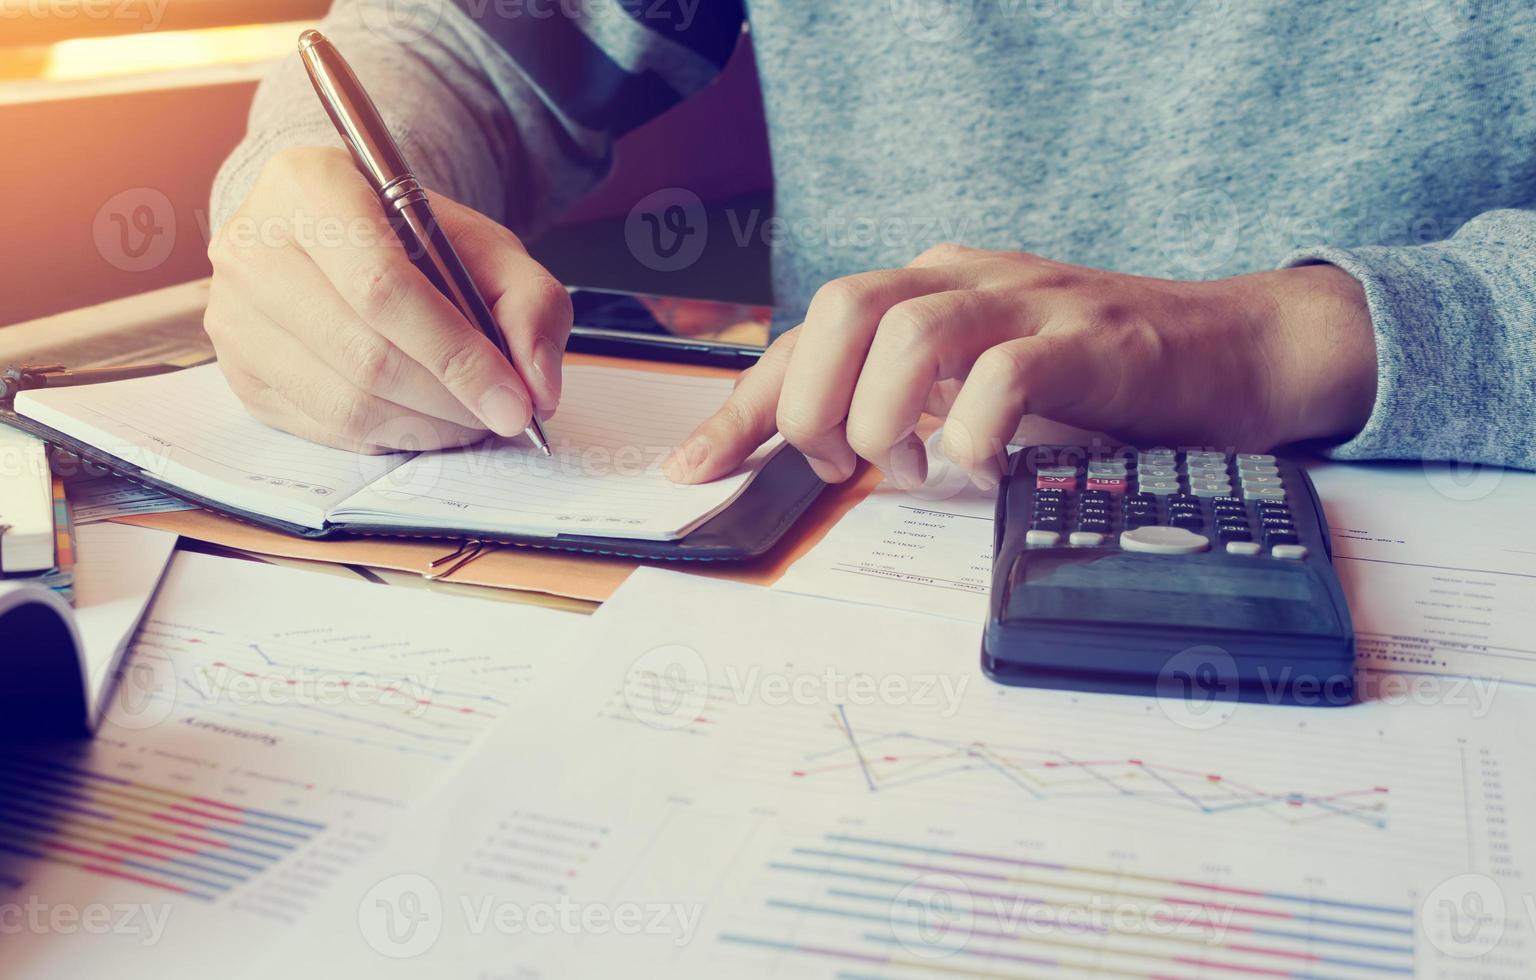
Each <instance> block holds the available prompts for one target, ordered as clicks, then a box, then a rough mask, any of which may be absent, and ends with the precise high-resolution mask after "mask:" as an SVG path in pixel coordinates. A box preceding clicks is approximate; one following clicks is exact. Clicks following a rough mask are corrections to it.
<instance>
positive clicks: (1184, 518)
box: [1168, 514, 1205, 530]
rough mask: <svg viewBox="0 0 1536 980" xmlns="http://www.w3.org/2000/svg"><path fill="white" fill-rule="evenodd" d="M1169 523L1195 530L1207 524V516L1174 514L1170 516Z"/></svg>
mask: <svg viewBox="0 0 1536 980" xmlns="http://www.w3.org/2000/svg"><path fill="white" fill-rule="evenodd" d="M1168 523H1169V524H1172V525H1173V526H1174V527H1182V528H1186V529H1189V530H1193V529H1195V528H1198V527H1204V526H1205V518H1204V517H1201V516H1200V515H1199V514H1174V515H1172V516H1170V517H1169V518H1168Z"/></svg>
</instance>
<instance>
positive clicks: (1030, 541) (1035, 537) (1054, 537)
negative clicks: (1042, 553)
mask: <svg viewBox="0 0 1536 980" xmlns="http://www.w3.org/2000/svg"><path fill="white" fill-rule="evenodd" d="M1060 543H1061V532H1059V531H1025V532H1024V547H1026V548H1054V547H1056V546H1057V545H1058V544H1060Z"/></svg>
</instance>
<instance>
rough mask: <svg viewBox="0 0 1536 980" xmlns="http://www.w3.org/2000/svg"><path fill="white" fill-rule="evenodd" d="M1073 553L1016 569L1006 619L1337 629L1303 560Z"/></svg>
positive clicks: (1035, 559)
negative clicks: (1261, 561)
mask: <svg viewBox="0 0 1536 980" xmlns="http://www.w3.org/2000/svg"><path fill="white" fill-rule="evenodd" d="M1252 564H1253V562H1252V561H1251V560H1248V559H1244V560H1240V561H1224V560H1214V561H1213V560H1210V559H1209V558H1199V559H1193V560H1187V559H1180V558H1177V557H1166V556H1149V555H1129V554H1125V553H1123V552H1120V553H1116V554H1111V555H1098V556H1093V557H1088V556H1084V557H1079V556H1077V555H1074V554H1071V553H1070V552H1060V551H1058V552H1055V553H1036V554H1032V555H1027V557H1026V558H1025V559H1024V560H1022V561H1021V562H1020V563H1019V565H1017V566H1015V570H1014V576H1013V582H1012V585H1013V587H1012V588H1011V589H1010V594H1009V597H1008V602H1007V615H1008V618H1010V619H1014V620H1027V619H1066V620H1078V621H1089V622H1099V623H1105V624H1110V623H1115V624H1126V625H1166V626H1181V625H1189V624H1199V625H1202V626H1207V627H1211V628H1225V629H1236V630H1273V631H1285V632H1292V633H1309V634H1329V633H1332V632H1333V631H1335V630H1337V629H1338V628H1339V623H1338V619H1337V616H1336V615H1335V614H1334V611H1333V606H1332V603H1331V602H1330V600H1329V595H1328V592H1327V590H1326V589H1325V588H1324V587H1323V584H1322V583H1321V582H1319V581H1318V580H1317V578H1316V576H1315V575H1314V574H1313V573H1312V572H1311V571H1310V570H1309V569H1308V568H1307V567H1306V566H1304V565H1302V564H1300V563H1285V564H1282V563H1280V562H1278V561H1273V560H1270V561H1268V562H1267V563H1266V565H1265V567H1261V568H1253V567H1245V565H1252Z"/></svg>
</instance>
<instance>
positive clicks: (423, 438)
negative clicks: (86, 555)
mask: <svg viewBox="0 0 1536 980" xmlns="http://www.w3.org/2000/svg"><path fill="white" fill-rule="evenodd" d="M432 207H433V210H434V211H435V212H436V214H437V217H438V220H439V221H440V222H441V223H442V225H443V229H444V231H445V232H446V233H447V234H448V237H449V239H450V240H452V242H453V244H454V247H455V249H457V251H458V252H459V255H460V256H461V257H462V258H463V259H464V262H465V264H466V265H467V266H468V268H469V272H470V275H472V276H473V277H474V279H475V282H476V283H477V284H478V285H479V287H480V290H481V292H482V293H484V294H485V299H486V302H487V303H489V304H490V305H491V308H492V310H493V311H494V312H495V316H496V322H497V324H498V325H499V326H500V327H501V330H502V332H503V333H504V334H505V335H506V337H507V340H508V343H509V344H510V345H511V349H512V353H513V357H514V358H515V359H516V362H517V365H518V366H519V367H520V368H521V369H522V371H523V379H526V381H527V386H525V385H524V383H523V379H520V378H519V377H518V373H517V372H516V371H515V370H514V369H513V368H512V366H511V365H509V364H508V363H507V361H506V358H504V357H502V356H501V354H500V352H498V351H497V349H496V346H495V345H494V344H493V343H491V341H489V340H487V339H486V338H485V337H484V336H482V335H481V334H480V332H479V331H478V330H476V329H475V327H474V326H473V325H472V324H470V323H469V322H468V321H467V320H465V319H464V317H463V316H461V315H460V314H459V312H458V311H457V310H456V309H455V308H454V307H453V304H451V303H450V302H449V301H448V300H447V299H445V298H444V297H443V295H442V294H441V293H439V292H438V291H437V290H436V289H435V288H434V287H433V286H432V284H431V283H430V282H429V281H428V280H427V278H426V277H425V276H424V275H422V274H421V273H420V272H419V271H417V269H416V268H415V267H414V266H413V265H411V263H410V261H409V260H408V259H407V257H406V253H405V249H404V248H403V247H402V246H401V244H400V242H399V240H398V239H397V238H396V237H395V235H394V233H393V232H392V231H391V230H390V228H389V225H388V223H387V222H386V220H385V218H384V211H383V207H382V206H381V205H380V203H379V200H378V197H377V195H375V194H374V193H373V191H372V190H371V189H370V188H369V187H368V184H367V182H366V181H364V179H363V177H362V175H361V174H359V173H358V171H357V168H356V167H355V166H354V165H353V163H352V160H351V158H350V157H349V156H348V155H347V153H346V152H345V151H343V150H339V149H330V148H321V147H313V148H304V149H298V150H289V151H285V152H284V153H281V154H278V155H277V156H275V157H273V158H272V160H271V161H270V162H269V163H268V164H267V166H266V168H265V170H264V171H263V172H262V174H261V176H260V178H259V179H258V180H257V182H256V185H255V187H254V188H253V189H252V191H251V194H250V196H249V197H248V198H247V199H246V201H245V203H244V204H243V205H242V206H241V209H240V211H239V212H238V213H237V214H236V215H235V216H234V217H233V218H231V219H230V220H229V221H228V222H227V223H226V224H225V226H224V227H223V228H222V229H220V231H219V234H218V235H217V237H215V239H214V241H213V244H212V246H211V247H210V248H209V257H210V258H211V259H212V261H213V285H212V292H211V294H210V296H209V302H208V313H207V315H206V317H205V319H204V326H205V328H206V329H207V331H208V336H209V338H210V339H211V340H212V341H213V344H214V347H215V349H216V350H217V351H218V355H219V366H220V367H221V368H223V370H224V374H225V376H226V377H228V379H229V383H230V386H231V387H232V388H233V389H234V391H235V393H236V394H237V395H238V396H239V397H240V400H241V401H243V402H244V403H245V406H246V408H247V409H248V410H249V411H250V412H251V414H252V415H254V416H255V417H256V418H258V419H260V420H261V421H263V422H265V423H267V424H268V425H272V426H275V427H277V428H280V429H286V430H287V431H289V432H293V433H295V434H297V435H300V436H303V437H305V438H307V439H312V440H314V441H316V442H323V443H326V444H328V445H332V446H338V447H341V448H345V449H351V450H354V451H358V452H383V451H387V450H391V449H433V448H439V447H442V446H457V445H466V444H468V443H472V442H475V441H477V440H479V439H480V438H482V437H483V436H484V435H485V434H486V432H487V431H491V432H495V433H497V434H498V435H503V436H516V435H519V434H521V433H522V431H523V429H524V428H525V427H526V426H527V424H528V420H529V417H530V416H531V415H532V413H533V411H534V410H535V408H537V410H538V411H539V412H540V413H541V414H543V415H548V414H549V413H551V412H553V411H554V410H555V407H556V405H557V404H558V403H559V401H560V366H561V360H562V357H563V355H564V350H565V341H566V338H567V337H568V336H569V334H570V329H571V302H570V298H569V296H568V295H567V294H566V292H565V290H564V289H563V288H561V286H560V284H559V283H558V282H556V281H555V279H554V277H553V276H551V275H550V274H549V273H548V272H547V271H545V270H544V268H543V267H542V266H540V265H539V264H538V263H537V262H535V261H534V260H533V259H532V258H530V257H529V256H528V253H527V252H526V251H525V250H524V249H523V246H522V243H521V242H519V241H518V239H517V236H515V235H513V234H512V233H511V232H510V231H508V230H506V229H505V228H503V227H502V226H501V225H499V224H497V223H496V222H495V221H492V220H491V219H490V218H487V217H485V216H484V215H480V214H477V213H475V212H474V211H471V210H469V209H468V208H466V207H464V206H462V205H460V204H457V203H455V202H453V201H450V200H447V199H446V198H443V197H433V198H432Z"/></svg>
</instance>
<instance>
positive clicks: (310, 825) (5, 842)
mask: <svg viewBox="0 0 1536 980" xmlns="http://www.w3.org/2000/svg"><path fill="white" fill-rule="evenodd" d="M0 826H3V827H4V833H3V834H0V851H5V852H8V853H9V854H10V855H12V856H14V857H20V858H24V859H26V858H30V859H33V860H42V861H50V862H54V863H59V864H66V865H71V866H73V867H75V868H77V869H79V870H81V871H85V872H88V873H90V874H96V875H101V876H104V877H109V878H116V879H119V880H124V881H132V882H135V883H138V884H141V885H147V886H149V887H152V888H156V889H160V890H163V891H168V892H173V893H176V894H178V895H183V896H186V897H189V898H194V899H201V900H204V901H214V900H216V899H217V898H219V897H220V896H221V895H224V894H225V893H227V892H229V891H230V890H232V889H234V888H236V887H238V886H240V885H242V884H245V883H246V882H249V881H251V880H252V879H254V878H255V877H257V876H258V875H260V874H262V873H263V872H264V871H266V870H268V869H269V868H271V867H273V866H274V865H276V864H277V863H278V862H280V861H282V860H283V859H284V858H285V857H286V856H288V855H289V854H291V853H292V852H294V851H295V850H297V849H298V848H299V847H301V846H303V845H304V844H305V843H307V842H308V841H310V840H311V839H312V838H314V837H315V836H317V835H318V834H320V833H321V832H323V831H324V830H325V825H324V824H320V823H315V822H313V821H309V820H302V819H299V818H296V817H292V816H286V815H284V814H280V813H273V812H269V811H265V810H258V809H253V808H250V807H245V806H239V805H236V804H233V803H228V802H224V801H220V800H216V799H211V798H208V797H204V796H197V795H192V794H189V793H183V792H178V791H176V790H172V789H167V788H165V787H161V786H154V785H149V784H145V783H139V782H134V781H132V780H128V779H123V778H119V777H116V776H110V775H105V774H101V773H96V772H92V771H90V770H87V769H83V768H77V767H74V766H68V765H62V764H59V763H54V762H51V761H46V760H41V759H30V758H25V757H20V756H0Z"/></svg>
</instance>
